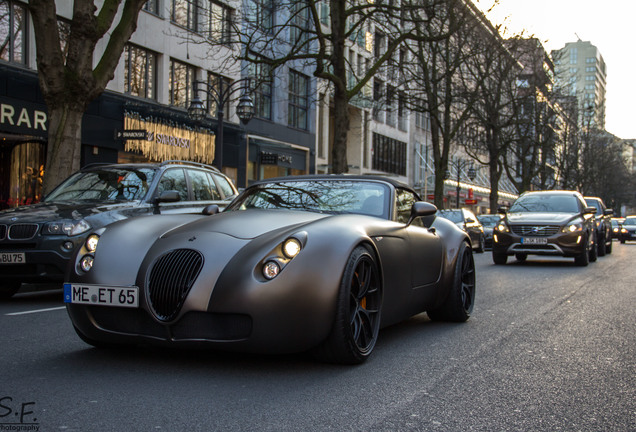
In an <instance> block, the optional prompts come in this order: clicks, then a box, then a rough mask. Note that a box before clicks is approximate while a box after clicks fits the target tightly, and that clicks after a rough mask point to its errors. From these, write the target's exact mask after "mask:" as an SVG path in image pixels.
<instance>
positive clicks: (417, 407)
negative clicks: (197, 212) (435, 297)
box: [0, 242, 636, 432]
mask: <svg viewBox="0 0 636 432" xmlns="http://www.w3.org/2000/svg"><path fill="white" fill-rule="evenodd" d="M475 258H476V262H477V280H478V294H477V295H478V297H477V302H476V306H475V310H474V313H473V316H472V318H471V319H470V321H469V322H468V323H465V324H444V323H434V322H431V321H429V320H428V318H427V317H426V315H425V314H422V315H418V316H416V317H413V318H412V319H410V320H409V321H407V322H405V323H402V324H399V325H396V326H393V327H391V328H388V329H385V330H383V331H382V332H381V333H380V339H379V342H378V344H377V346H376V349H375V352H374V354H373V356H372V358H371V359H370V360H369V361H368V362H366V363H365V364H363V365H361V366H355V367H350V366H347V367H345V366H334V365H325V364H320V363H316V362H314V361H312V360H311V359H309V358H306V357H305V356H303V355H295V356H275V357H273V356H253V355H237V354H224V353H217V352H197V351H185V352H179V351H177V352H175V351H165V350H157V349H125V350H117V351H112V350H111V351H108V350H106V351H104V350H98V349H94V348H91V347H89V346H88V345H86V344H84V343H83V342H82V341H81V340H80V339H79V338H78V337H77V336H76V335H75V333H74V331H73V329H72V327H71V323H70V321H69V319H68V317H67V315H66V311H65V310H64V308H63V306H62V303H61V291H52V292H51V291H48V292H37V293H20V294H18V295H16V296H15V297H14V298H13V299H11V300H9V301H4V302H0V323H1V328H2V332H1V334H0V353H1V354H0V431H3V430H12V431H17V430H39V431H620V432H624V431H636V394H635V393H636V360H635V359H636V332H635V330H636V287H635V283H634V281H635V280H636V265H635V264H636V244H625V245H621V244H618V243H616V242H615V243H614V251H613V253H612V255H609V256H607V257H603V258H599V260H598V262H596V263H591V264H590V265H589V266H588V267H585V268H580V267H575V266H574V265H573V260H571V259H567V260H565V259H542V258H537V259H533V258H532V257H531V258H530V259H529V261H528V262H526V263H524V264H519V263H516V262H515V261H514V259H513V260H511V261H509V264H508V265H506V266H494V265H493V264H492V260H491V256H490V253H489V252H486V253H485V254H475ZM27 288H28V287H27ZM23 291H24V289H23ZM47 309H49V310H47ZM28 312H31V313H28ZM26 427H30V428H31V429H27V428H26Z"/></svg>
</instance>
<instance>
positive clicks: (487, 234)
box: [477, 214, 501, 249]
mask: <svg viewBox="0 0 636 432" xmlns="http://www.w3.org/2000/svg"><path fill="white" fill-rule="evenodd" d="M477 219H478V220H479V222H480V223H481V226H482V227H483V228H484V246H485V248H486V249H490V248H492V231H493V229H494V228H495V226H496V225H497V224H498V223H499V221H500V220H501V215H500V214H483V215H479V216H477Z"/></svg>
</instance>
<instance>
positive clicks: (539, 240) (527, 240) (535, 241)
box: [521, 237, 548, 245]
mask: <svg viewBox="0 0 636 432" xmlns="http://www.w3.org/2000/svg"><path fill="white" fill-rule="evenodd" d="M521 244H527V245H542V244H548V239H547V238H545V237H522V238H521Z"/></svg>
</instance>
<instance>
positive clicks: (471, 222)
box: [464, 218, 475, 225]
mask: <svg viewBox="0 0 636 432" xmlns="http://www.w3.org/2000/svg"><path fill="white" fill-rule="evenodd" d="M466 223H467V224H474V223H475V219H473V218H466ZM464 225H465V224H464Z"/></svg>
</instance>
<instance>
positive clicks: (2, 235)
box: [0, 225, 7, 240]
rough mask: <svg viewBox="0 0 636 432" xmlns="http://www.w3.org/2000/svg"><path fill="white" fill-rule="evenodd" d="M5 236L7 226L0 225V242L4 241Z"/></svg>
mask: <svg viewBox="0 0 636 432" xmlns="http://www.w3.org/2000/svg"><path fill="white" fill-rule="evenodd" d="M6 236H7V226H6V225H0V240H4V238H5V237H6Z"/></svg>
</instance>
